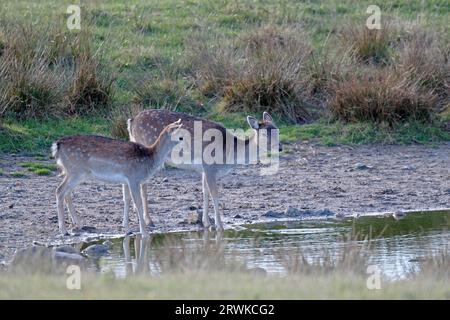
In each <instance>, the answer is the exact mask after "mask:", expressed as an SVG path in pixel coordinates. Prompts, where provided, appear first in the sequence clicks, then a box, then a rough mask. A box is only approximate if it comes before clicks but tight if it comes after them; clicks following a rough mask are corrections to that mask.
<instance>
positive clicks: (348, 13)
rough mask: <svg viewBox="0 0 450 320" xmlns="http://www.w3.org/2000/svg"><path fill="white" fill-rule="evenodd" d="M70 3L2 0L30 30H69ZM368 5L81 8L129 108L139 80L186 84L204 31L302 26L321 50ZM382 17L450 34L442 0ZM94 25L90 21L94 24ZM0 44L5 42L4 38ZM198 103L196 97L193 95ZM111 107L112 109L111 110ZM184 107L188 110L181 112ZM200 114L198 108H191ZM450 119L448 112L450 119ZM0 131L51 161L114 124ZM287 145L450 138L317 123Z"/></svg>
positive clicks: (294, 129)
mask: <svg viewBox="0 0 450 320" xmlns="http://www.w3.org/2000/svg"><path fill="white" fill-rule="evenodd" d="M69 4H72V1H69V0H63V1H59V0H44V1H39V2H36V1H32V0H21V1H13V0H5V1H3V2H2V9H3V10H2V11H1V12H0V21H2V23H3V24H5V25H8V24H9V23H12V22H15V21H24V22H25V21H30V22H31V23H32V24H33V25H35V26H38V25H46V24H49V23H57V22H60V23H61V25H62V26H65V19H66V18H67V14H66V9H67V6H68V5H69ZM371 4H373V2H372V1H371V0H362V1H353V0H342V1H337V0H327V1H320V2H319V1H314V2H312V1H306V2H298V1H295V0H285V1H272V0H263V1H256V2H255V1H253V0H243V1H239V2H236V1H233V0H223V1H206V0H181V1H180V0H168V1H158V0H130V1H127V2H121V1H118V0H105V1H101V2H100V1H89V2H83V6H82V19H83V20H82V28H84V30H88V31H89V32H90V33H91V34H92V35H93V39H94V46H96V47H101V48H102V52H103V53H104V54H102V59H104V62H105V65H107V66H108V67H109V68H111V70H110V71H111V72H112V73H114V74H115V76H116V81H115V82H114V89H115V92H116V94H115V95H114V99H115V100H114V101H113V104H114V106H115V105H122V104H129V103H130V101H132V99H133V98H134V96H135V94H134V93H133V92H134V89H135V88H136V87H137V86H138V85H139V84H140V81H141V80H142V79H146V78H149V77H152V76H156V75H160V74H161V72H162V73H163V74H169V75H176V76H177V77H179V78H177V80H179V79H184V78H183V76H184V75H185V74H186V70H187V69H188V68H189V66H186V65H185V64H184V60H183V54H184V52H185V42H186V41H187V39H188V37H189V36H191V35H193V34H195V33H196V32H198V31H199V30H201V29H204V28H205V27H207V28H208V33H211V34H215V33H217V34H221V35H224V36H225V37H228V38H232V37H236V36H240V35H241V34H243V32H246V30H248V29H249V28H252V27H255V26H259V25H264V24H269V23H276V24H281V23H298V22H299V21H301V23H302V24H304V25H305V29H306V31H307V32H308V33H309V34H310V35H311V37H312V39H313V44H314V45H315V46H316V47H317V48H320V47H321V46H322V45H323V42H324V40H325V39H327V37H328V35H329V33H330V32H332V31H333V30H336V28H337V27H339V26H342V25H344V24H348V23H350V22H352V21H353V22H355V21H357V22H363V21H365V19H366V18H367V16H368V15H367V14H366V9H367V7H368V6H369V5H371ZM378 5H379V6H380V7H381V10H382V15H383V17H400V18H402V19H411V20H414V19H416V18H417V16H418V15H420V16H421V20H422V21H423V23H424V24H425V25H434V26H438V27H439V28H440V29H443V30H444V32H446V33H447V34H448V33H450V23H449V19H448V10H449V7H448V4H447V3H446V2H445V1H442V0H430V1H426V2H423V1H421V0H393V1H390V2H389V4H383V3H380V4H378ZM89 21H93V22H89ZM0 40H1V39H0ZM192 98H193V99H194V100H195V101H198V100H199V98H198V97H197V93H196V92H195V90H193V97H192ZM203 100H204V101H198V102H201V103H204V104H205V106H206V107H205V108H206V110H204V109H202V110H200V109H199V110H198V112H197V113H198V114H201V115H204V116H206V117H209V118H211V119H212V120H215V121H219V122H223V123H224V124H225V125H226V126H227V127H230V128H237V127H241V128H247V125H246V123H245V117H244V116H245V115H243V114H226V115H224V114H218V113H217V112H215V104H214V101H208V100H207V99H203ZM114 106H112V107H114ZM180 107H183V106H180ZM194 111H195V110H194ZM447 121H450V112H448V113H447ZM2 125H3V127H4V130H0V153H29V154H35V153H36V152H40V153H42V154H43V155H42V157H43V158H42V157H41V158H37V159H38V160H39V159H44V158H45V157H48V154H49V147H50V145H51V143H52V141H54V140H56V139H57V138H60V137H62V136H65V135H70V134H77V133H86V134H90V133H96V134H103V135H109V134H110V129H109V122H108V120H106V119H105V118H103V117H100V116H95V117H83V118H73V119H54V120H40V121H38V120H26V121H17V120H12V119H3V120H2ZM281 136H282V139H283V141H284V142H289V141H294V140H296V139H303V140H305V139H317V140H318V141H319V142H320V143H322V144H325V145H335V144H340V143H344V144H355V143H356V144H360V143H380V142H381V143H392V142H397V143H412V142H413V143H414V142H419V143H430V142H438V141H443V140H445V141H448V140H450V134H449V133H448V132H443V131H442V130H440V129H439V127H438V126H436V125H418V124H406V125H404V126H401V127H399V128H398V129H397V130H394V131H386V130H379V128H376V127H374V125H372V124H365V123H363V124H351V125H343V124H339V123H326V122H318V123H313V124H308V125H302V126H285V127H282V129H281Z"/></svg>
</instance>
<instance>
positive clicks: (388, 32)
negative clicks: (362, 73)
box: [338, 23, 395, 64]
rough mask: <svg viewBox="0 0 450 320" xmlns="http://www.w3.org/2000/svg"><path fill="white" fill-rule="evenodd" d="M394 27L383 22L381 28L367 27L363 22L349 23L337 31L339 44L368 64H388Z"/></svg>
mask: <svg viewBox="0 0 450 320" xmlns="http://www.w3.org/2000/svg"><path fill="white" fill-rule="evenodd" d="M394 34H395V30H394V28H393V27H392V26H391V25H390V24H388V23H385V24H383V25H382V26H381V29H369V28H367V27H366V25H365V24H364V23H360V24H350V25H347V26H345V27H344V28H342V30H340V32H339V33H338V37H339V40H340V41H341V45H343V46H344V49H345V50H349V51H350V52H351V53H352V54H353V55H354V56H355V57H356V59H357V60H358V61H360V62H363V63H369V64H388V63H389V62H390V60H391V57H390V51H391V48H390V43H391V39H392V38H393V37H394Z"/></svg>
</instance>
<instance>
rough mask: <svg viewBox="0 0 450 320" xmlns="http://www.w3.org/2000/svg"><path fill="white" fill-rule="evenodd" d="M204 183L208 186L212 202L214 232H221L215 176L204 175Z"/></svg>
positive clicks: (221, 225)
mask: <svg viewBox="0 0 450 320" xmlns="http://www.w3.org/2000/svg"><path fill="white" fill-rule="evenodd" d="M206 183H207V185H208V189H209V193H210V194H211V198H212V201H213V206H214V216H215V224H216V230H219V231H220V230H223V224H222V217H221V215H220V208H219V189H218V187H217V178H216V175H215V174H206Z"/></svg>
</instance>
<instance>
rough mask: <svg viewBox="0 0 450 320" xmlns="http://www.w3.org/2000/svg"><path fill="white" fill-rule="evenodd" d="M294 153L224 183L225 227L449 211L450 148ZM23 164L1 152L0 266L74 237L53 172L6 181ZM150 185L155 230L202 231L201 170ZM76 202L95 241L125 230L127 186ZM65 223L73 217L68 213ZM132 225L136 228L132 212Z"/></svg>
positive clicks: (89, 192) (91, 190) (306, 146)
mask: <svg viewBox="0 0 450 320" xmlns="http://www.w3.org/2000/svg"><path fill="white" fill-rule="evenodd" d="M288 149H289V151H288V152H287V153H286V154H284V155H283V156H282V157H281V159H280V168H279V171H278V173H277V174H275V175H271V176H262V175H260V167H258V166H248V167H241V168H239V169H236V170H233V172H232V173H231V174H229V175H228V176H226V177H224V178H222V179H221V180H220V188H221V189H220V190H221V193H220V196H221V200H222V203H224V208H223V209H224V211H223V214H224V222H225V224H228V225H231V224H233V225H239V224H245V223H251V222H256V221H260V220H272V219H274V218H276V217H275V216H273V217H271V214H272V215H273V213H275V215H276V214H278V217H279V218H282V217H283V215H285V216H286V215H287V216H289V214H288V212H286V210H287V209H288V208H289V207H290V208H291V209H290V210H291V211H292V209H293V210H294V212H295V210H297V211H296V214H297V217H296V218H302V219H310V218H317V217H319V216H324V217H332V216H334V215H335V214H337V215H338V216H347V215H348V216H353V215H357V214H361V215H364V214H368V213H374V212H392V211H399V210H400V211H408V210H430V209H436V208H449V207H450V143H444V144H440V145H438V146H436V147H432V146H420V145H412V146H360V147H350V146H337V147H324V146H318V145H315V144H314V143H310V142H301V143H296V144H291V145H289V146H288ZM20 162H40V161H37V160H35V159H34V158H32V157H22V156H9V155H1V156H0V169H1V170H2V171H3V174H2V175H0V261H8V260H10V259H11V258H12V255H13V253H14V251H15V250H16V249H18V248H23V247H26V246H29V245H31V244H32V243H33V241H36V242H39V243H49V242H55V241H58V242H59V241H67V240H68V239H62V238H61V237H60V236H59V234H58V224H57V214H56V204H55V189H56V187H57V186H58V184H59V183H60V182H61V177H58V176H57V174H56V173H54V174H51V175H50V176H38V175H35V174H32V173H29V174H27V176H25V177H22V178H16V177H12V176H11V175H9V174H8V173H10V172H15V171H18V170H23V168H20V167H18V165H17V164H18V163H20ZM42 162H45V163H52V161H42ZM148 189H149V201H150V211H151V214H152V218H153V220H154V222H155V225H156V227H155V228H152V229H150V232H168V231H174V230H198V229H199V228H201V227H200V226H199V225H190V224H187V223H186V219H187V217H188V216H189V215H191V214H193V213H195V212H201V209H202V208H201V205H202V194H201V182H200V177H199V175H198V174H197V173H195V172H191V171H185V170H179V169H166V170H164V171H161V172H160V173H159V174H158V175H157V176H156V177H155V178H154V179H153V182H152V183H150V184H149V188H148ZM74 204H75V208H76V210H77V212H78V213H79V214H80V215H81V216H82V217H83V218H84V220H85V224H86V225H87V226H89V227H95V229H94V230H93V231H91V232H90V233H89V236H91V235H92V237H98V236H100V235H110V236H111V235H117V234H122V233H123V232H122V228H121V223H122V210H123V202H122V194H121V186H120V185H105V184H99V183H90V184H83V185H80V186H79V187H78V188H77V189H76V190H75V192H74ZM211 211H212V209H210V213H211ZM291 211H289V212H291ZM324 213H325V214H324ZM287 216H286V217H287ZM66 219H67V221H69V220H68V217H67V215H66ZM130 219H131V224H130V225H131V226H132V227H133V228H134V229H136V230H137V227H138V225H137V216H136V214H135V213H134V212H133V214H130ZM85 236H86V234H85V233H83V234H81V235H80V237H85ZM76 239H77V238H72V239H70V240H73V241H76Z"/></svg>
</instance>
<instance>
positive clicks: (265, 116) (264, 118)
mask: <svg viewBox="0 0 450 320" xmlns="http://www.w3.org/2000/svg"><path fill="white" fill-rule="evenodd" d="M263 120H264V121H266V122H273V119H272V116H271V115H270V114H269V113H268V112H266V111H264V113H263Z"/></svg>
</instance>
